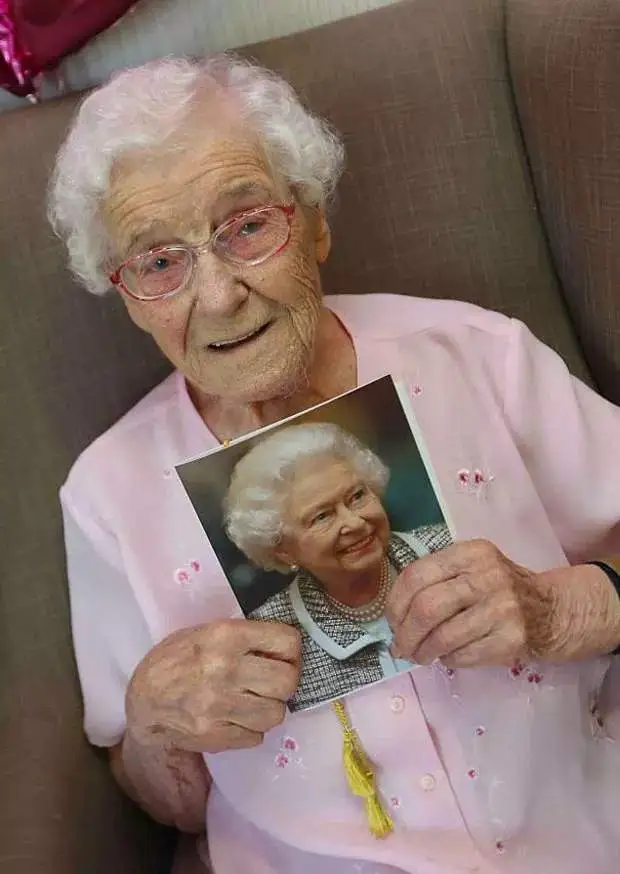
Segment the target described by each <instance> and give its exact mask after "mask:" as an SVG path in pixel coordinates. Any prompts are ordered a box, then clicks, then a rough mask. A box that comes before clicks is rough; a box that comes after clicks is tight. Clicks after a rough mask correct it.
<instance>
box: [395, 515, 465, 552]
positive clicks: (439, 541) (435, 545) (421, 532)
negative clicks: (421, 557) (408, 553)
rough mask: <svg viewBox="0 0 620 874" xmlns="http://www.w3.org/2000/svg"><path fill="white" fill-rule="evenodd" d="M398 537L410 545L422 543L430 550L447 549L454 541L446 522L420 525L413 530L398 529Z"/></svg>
mask: <svg viewBox="0 0 620 874" xmlns="http://www.w3.org/2000/svg"><path fill="white" fill-rule="evenodd" d="M395 533H396V534H397V535H398V537H400V538H402V539H403V540H404V541H405V542H406V543H408V544H409V546H415V545H416V544H419V543H422V544H423V545H424V546H425V547H426V548H427V549H428V551H429V552H437V551H438V550H439V549H445V547H446V546H450V545H451V544H452V543H453V538H452V534H451V533H450V529H449V528H448V526H447V525H446V524H445V522H439V523H436V524H433V525H420V526H419V527H417V528H414V529H413V530H412V531H397V532H395Z"/></svg>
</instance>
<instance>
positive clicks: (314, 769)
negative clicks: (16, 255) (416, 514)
mask: <svg viewBox="0 0 620 874" xmlns="http://www.w3.org/2000/svg"><path fill="white" fill-rule="evenodd" d="M342 161H343V152H342V146H341V143H340V141H339V139H338V138H337V136H336V135H335V134H334V132H333V131H332V130H331V129H330V128H329V127H328V126H327V125H325V124H324V123H323V122H321V121H320V120H318V119H317V118H315V117H313V116H312V115H311V114H309V113H308V112H307V111H306V110H305V109H303V108H302V106H301V105H300V103H299V102H298V100H297V98H296V97H295V95H294V93H293V91H292V90H291V88H290V87H289V86H288V85H287V84H286V83H285V82H283V81H282V80H280V79H278V78H277V77H275V76H273V75H271V74H270V73H268V72H266V71H264V70H261V69H258V68H257V67H253V66H251V65H248V64H246V63H244V62H242V61H237V60H235V59H230V58H216V59H212V60H207V61H205V62H197V63H193V62H190V61H186V60H174V59H167V60H163V61H160V62H157V63H154V64H149V65H147V66H145V67H143V68H140V69H137V70H130V71H127V72H124V73H122V74H121V75H119V76H117V77H116V78H115V79H114V80H113V81H112V82H110V83H109V84H108V85H106V86H104V87H103V88H101V89H99V90H98V91H96V92H95V93H94V94H92V95H90V96H89V97H87V98H86V100H85V101H84V103H83V104H82V106H81V108H80V110H79V112H78V114H77V117H76V118H75V120H74V122H73V125H72V127H71V130H70V131H69V134H68V136H67V139H66V141H65V143H64V145H63V147H62V149H61V152H60V154H59V157H58V162H57V165H56V169H55V173H54V178H53V180H52V184H51V204H50V213H51V217H52V221H53V223H54V227H55V228H56V229H57V231H58V232H59V233H60V234H62V236H63V238H64V239H65V240H66V244H67V247H68V252H69V259H70V263H71V266H72V268H73V270H74V271H75V273H76V274H77V276H78V277H80V279H81V280H82V282H83V283H84V284H85V285H86V287H87V288H88V289H90V291H91V292H94V293H96V294H102V293H104V292H105V291H106V290H107V289H108V288H109V287H110V286H113V287H115V288H116V290H117V292H118V293H119V294H120V296H121V298H122V300H123V302H124V303H125V305H126V307H127V312H128V315H129V317H130V318H131V319H133V321H134V322H135V323H136V324H137V325H138V326H139V327H140V328H142V329H143V330H144V331H147V332H148V333H150V334H151V335H152V337H153V339H154V340H155V342H156V343H157V344H158V346H159V347H160V348H161V350H162V351H163V353H164V354H165V355H167V356H168V358H169V359H170V361H171V362H172V363H173V365H174V367H175V371H174V373H173V375H172V376H170V377H169V378H168V379H166V380H165V381H164V382H163V383H162V384H161V385H160V386H159V387H157V388H156V389H155V390H154V391H153V392H152V393H150V394H149V395H148V396H147V397H146V398H144V399H143V400H142V401H141V402H140V403H139V404H138V405H137V406H136V407H135V408H134V409H133V410H132V411H131V412H129V413H128V414H127V415H126V416H125V417H124V418H123V419H122V420H121V421H120V422H119V423H118V424H116V425H115V426H113V427H112V428H111V429H110V430H109V431H108V432H107V433H106V434H104V435H103V436H102V437H101V438H100V439H98V440H97V441H95V443H94V444H93V445H92V446H91V447H90V448H88V449H87V450H86V451H85V452H84V453H83V455H82V456H81V457H80V458H79V460H78V461H77V462H76V464H75V466H74V467H73V469H72V471H71V473H70V475H69V477H68V480H67V482H66V484H65V485H64V487H63V489H62V506H63V512H64V523H65V536H66V548H67V562H68V573H69V581H70V592H71V606H72V615H73V632H74V640H75V650H76V655H77V662H78V666H79V672H80V677H81V683H82V689H83V695H84V706H85V728H86V732H87V735H88V737H89V738H90V740H91V742H92V743H93V744H97V745H99V746H103V747H108V748H109V750H110V761H111V764H112V769H113V772H114V774H115V775H116V777H117V779H118V781H119V783H120V785H121V786H122V787H124V788H125V790H126V791H127V792H128V793H129V794H130V795H131V796H132V797H133V798H134V799H135V800H136V801H137V802H138V803H139V804H141V805H142V806H143V807H144V808H145V809H146V810H147V811H149V812H150V813H151V814H152V815H153V816H154V817H155V818H157V819H159V820H162V821H164V822H168V823H173V824H175V825H177V826H178V827H179V828H180V829H183V830H186V831H189V832H192V831H194V832H197V833H200V832H202V831H203V830H204V829H205V827H206V832H207V835H208V842H209V855H210V860H211V864H212V867H213V869H214V871H215V872H216V874H239V872H256V874H258V872H259V871H260V872H261V874H308V872H315V871H317V870H320V871H321V872H322V874H354V872H367V874H370V872H373V874H396V872H401V874H402V872H406V874H414V872H415V874H431V872H432V874H439V872H441V874H456V872H474V871H476V872H478V874H483V872H485V874H487V872H514V874H532V872H547V871H548V872H562V874H583V872H584V871H586V870H587V871H588V872H589V874H611V872H616V871H619V870H620V817H619V815H618V809H619V808H620V746H617V745H614V744H612V743H608V742H606V740H605V739H603V738H602V735H606V734H607V733H609V732H611V731H612V717H613V707H612V705H613V701H610V700H609V696H610V694H612V693H613V691H614V684H613V683H610V682H609V671H610V666H611V670H613V664H614V660H613V658H611V657H610V654H611V653H613V652H614V650H615V649H616V648H617V647H618V646H619V645H620V598H619V597H618V593H617V590H616V587H615V586H617V585H618V577H617V576H616V575H615V573H614V570H613V568H612V565H613V562H614V559H613V558H611V557H610V556H613V555H615V554H616V555H617V554H620V453H619V452H618V446H619V445H620V410H618V409H616V408H615V407H613V406H612V405H611V404H609V403H607V402H606V401H605V400H603V399H602V398H600V397H598V396H597V395H596V394H595V393H593V392H592V391H591V390H590V389H588V388H586V387H585V386H584V385H582V384H581V383H580V382H578V381H577V380H575V379H573V378H572V377H571V375H570V374H569V373H568V371H567V369H566V367H565V366H564V364H563V362H562V361H561V360H560V359H559V358H558V357H557V356H556V355H555V353H554V352H552V351H551V350H550V349H548V348H547V347H545V346H544V345H542V344H541V343H539V342H538V341H537V340H536V339H535V338H534V337H533V336H532V335H531V334H530V333H529V331H528V330H527V328H526V327H525V326H524V325H523V324H521V323H519V322H516V321H513V320H510V319H508V318H505V317H504V316H501V315H499V314H496V313H493V312H488V311H484V310H480V309H478V308H476V307H474V306H470V305H468V304H465V303H458V302H453V301H444V302H441V301H431V300H428V301H427V300H419V299H415V298H396V297H393V296H389V295H385V294H381V295H376V296H372V295H371V296H364V297H360V296H355V295H352V296H345V297H332V298H328V299H327V301H324V300H323V297H322V290H321V280H320V265H321V264H322V262H324V261H325V259H326V258H327V257H328V255H329V250H330V245H331V240H330V232H329V225H328V221H327V215H326V206H327V203H328V199H329V196H330V194H331V192H332V191H333V189H334V186H335V184H336V181H337V178H338V174H339V173H340V169H341V167H342ZM362 242H363V241H362ZM386 373H392V374H393V375H394V376H396V377H397V378H401V379H402V380H404V382H405V384H406V386H407V387H408V391H409V394H410V397H411V403H412V404H413V405H414V406H415V412H416V417H417V419H418V421H419V423H420V426H421V428H422V431H423V433H424V435H425V439H426V443H427V445H428V450H429V455H430V458H431V461H432V463H433V466H434V468H435V470H436V472H437V477H438V480H439V484H440V487H441V489H442V491H443V493H444V495H445V499H446V502H447V504H448V506H449V509H450V514H451V518H452V521H453V524H454V528H455V534H456V536H457V538H458V540H459V542H458V543H455V544H453V545H451V546H449V547H448V548H446V549H444V550H441V551H439V552H437V553H434V554H432V555H428V556H424V557H423V558H421V559H419V560H418V561H416V562H415V563H414V564H413V565H412V566H411V567H410V568H407V569H406V570H405V571H404V572H403V573H402V574H401V575H400V576H399V578H398V580H397V581H396V582H395V584H394V586H393V588H392V591H391V592H390V596H389V599H388V604H387V607H386V613H387V616H388V619H389V621H390V624H391V627H392V629H393V631H394V643H393V652H394V654H395V656H396V657H403V658H406V659H410V660H415V661H416V662H418V663H421V664H422V667H419V668H417V669H416V670H415V671H413V672H408V673H400V674H398V675H397V676H395V677H393V678H391V679H389V680H386V681H384V682H383V683H379V684H377V685H373V686H368V687H366V688H364V689H362V690H361V691H360V692H358V693H356V694H354V695H351V696H349V697H348V698H347V699H346V702H347V708H348V716H349V719H350V722H351V724H352V726H353V727H354V729H355V731H356V734H357V738H358V739H359V742H360V744H361V745H362V746H363V748H364V750H365V752H366V753H367V755H368V757H369V758H370V759H372V763H373V765H374V770H375V774H376V779H377V788H378V791H379V793H380V796H381V799H382V802H383V804H384V806H386V807H390V809H391V811H392V819H393V831H392V833H391V834H390V836H389V837H387V838H386V839H385V840H376V839H375V838H374V837H373V835H372V834H371V833H370V831H369V829H368V827H367V822H366V818H365V816H364V810H363V807H362V806H361V804H360V800H359V799H358V798H356V797H355V796H354V795H353V794H352V793H351V792H350V791H349V789H348V787H347V785H346V781H345V780H344V778H343V774H342V768H341V739H342V734H341V728H340V725H339V724H338V720H337V719H336V717H335V714H334V711H333V709H332V708H331V707H330V706H327V705H326V706H321V707H317V708H314V709H312V710H310V711H306V712H301V713H294V714H291V715H288V714H287V707H286V702H287V701H288V699H289V698H290V697H291V696H292V695H294V693H295V689H296V688H297V684H298V677H299V671H300V638H299V634H298V633H296V632H295V630H294V629H293V628H291V627H290V626H288V625H286V624H284V623H275V622H256V621H249V620H244V619H243V618H242V617H239V614H238V610H237V607H236V602H235V600H234V598H233V595H232V592H231V590H230V587H229V586H228V584H227V582H226V580H225V579H224V577H223V575H222V573H221V571H220V570H219V569H218V565H217V563H216V559H215V556H214V554H213V551H212V549H211V547H210V545H209V543H208V542H207V541H206V539H205V537H204V533H203V531H202V528H201V526H200V524H199V522H198V521H197V519H196V518H195V515H194V513H193V511H192V508H191V506H190V504H189V502H188V500H187V498H186V496H185V493H184V490H183V488H182V485H181V483H180V482H179V481H178V480H177V479H176V478H175V477H174V476H172V475H171V473H170V472H171V469H172V468H173V465H174V464H175V463H176V462H179V461H180V460H182V459H185V458H187V457H189V456H195V455H197V454H199V453H201V452H204V451H207V450H209V449H211V448H213V447H215V446H217V444H218V442H220V441H225V440H227V439H230V438H233V437H235V436H236V435H241V434H244V433H247V432H249V431H251V430H252V429H255V428H257V427H259V426H263V425H265V424H267V423H273V422H276V421H277V420H279V419H282V418H283V417H286V416H288V415H289V414H292V413H295V412H298V411H301V410H303V409H305V408H307V407H308V406H310V405H312V404H314V403H316V402H319V401H323V400H326V399H328V398H332V397H334V396H335V395H337V394H339V393H341V392H344V391H347V390H350V389H352V388H353V387H354V386H356V385H358V384H360V383H364V382H366V381H369V380H371V379H373V378H375V377H379V376H382V375H384V374H386ZM596 562H599V564H597V563H596ZM606 680H607V682H606ZM612 698H613V695H612ZM205 852H206V851H205ZM205 858H206V856H205Z"/></svg>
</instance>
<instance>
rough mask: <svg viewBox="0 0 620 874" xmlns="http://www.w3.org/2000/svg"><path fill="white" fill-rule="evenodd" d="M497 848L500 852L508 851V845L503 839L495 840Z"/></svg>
mask: <svg viewBox="0 0 620 874" xmlns="http://www.w3.org/2000/svg"><path fill="white" fill-rule="evenodd" d="M495 849H496V851H497V852H498V853H505V852H506V845H505V844H504V842H503V841H495Z"/></svg>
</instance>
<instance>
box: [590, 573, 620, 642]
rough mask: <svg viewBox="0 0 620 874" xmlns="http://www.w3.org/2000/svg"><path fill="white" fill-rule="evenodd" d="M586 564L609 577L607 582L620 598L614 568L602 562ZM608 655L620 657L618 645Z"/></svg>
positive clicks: (619, 578)
mask: <svg viewBox="0 0 620 874" xmlns="http://www.w3.org/2000/svg"><path fill="white" fill-rule="evenodd" d="M588 564H593V565H594V566H595V567H598V568H600V569H601V570H602V571H603V572H604V573H606V574H607V576H608V577H609V582H610V583H611V584H612V586H613V587H614V589H615V590H616V595H617V596H618V597H619V598H620V574H619V573H618V571H616V570H614V568H612V567H610V565H608V564H605V562H604V561H589V562H588ZM610 655H620V644H618V646H617V647H616V648H615V649H614V650H612V651H611V653H610Z"/></svg>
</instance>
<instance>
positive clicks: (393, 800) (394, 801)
mask: <svg viewBox="0 0 620 874" xmlns="http://www.w3.org/2000/svg"><path fill="white" fill-rule="evenodd" d="M390 804H391V805H392V807H400V798H398V797H397V796H396V795H392V797H391V798H390Z"/></svg>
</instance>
